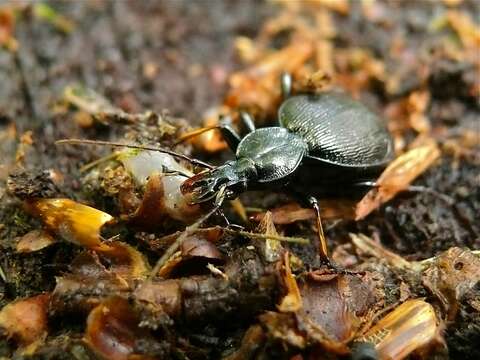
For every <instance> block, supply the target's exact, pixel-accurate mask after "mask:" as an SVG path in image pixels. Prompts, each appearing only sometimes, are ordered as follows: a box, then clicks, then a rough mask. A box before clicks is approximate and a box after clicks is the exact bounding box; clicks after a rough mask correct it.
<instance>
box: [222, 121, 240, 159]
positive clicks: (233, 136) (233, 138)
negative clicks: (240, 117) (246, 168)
mask: <svg viewBox="0 0 480 360" xmlns="http://www.w3.org/2000/svg"><path fill="white" fill-rule="evenodd" d="M218 128H219V130H220V131H221V132H222V136H223V139H224V140H225V141H226V142H227V144H228V146H229V147H230V149H232V151H233V152H235V151H236V150H237V146H238V144H239V143H240V141H241V137H240V135H238V133H237V131H236V130H235V129H234V128H233V127H232V118H231V117H230V116H221V117H220V124H219V126H218Z"/></svg>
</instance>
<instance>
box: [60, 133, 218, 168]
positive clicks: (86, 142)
mask: <svg viewBox="0 0 480 360" xmlns="http://www.w3.org/2000/svg"><path fill="white" fill-rule="evenodd" d="M55 144H57V145H58V144H60V145H62V144H76V145H106V146H116V147H126V148H129V149H140V150H148V151H158V152H161V153H164V154H168V155H171V156H173V157H176V158H179V159H182V160H185V161H188V162H189V163H191V164H193V165H197V166H201V167H204V168H207V169H213V168H214V167H213V166H212V165H210V164H207V163H206V162H203V161H201V160H198V159H193V158H191V157H189V156H187V155H183V154H179V153H177V152H175V151H172V150H167V149H163V148H160V147H156V146H144V145H132V144H124V143H119V142H114V141H103V140H88V139H62V140H57V141H55Z"/></svg>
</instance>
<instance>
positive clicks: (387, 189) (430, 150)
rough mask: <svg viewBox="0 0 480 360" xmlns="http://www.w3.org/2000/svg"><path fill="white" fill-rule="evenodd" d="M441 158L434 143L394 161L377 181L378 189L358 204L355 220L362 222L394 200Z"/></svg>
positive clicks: (408, 152)
mask: <svg viewBox="0 0 480 360" xmlns="http://www.w3.org/2000/svg"><path fill="white" fill-rule="evenodd" d="M439 156H440V150H439V148H438V146H437V144H436V143H435V142H434V141H431V142H430V143H428V144H426V145H423V146H420V147H417V148H414V149H411V150H409V151H407V152H406V153H404V154H402V155H400V156H399V157H398V158H396V159H395V160H393V162H392V163H390V165H388V166H387V168H386V169H385V170H384V171H383V173H382V175H380V177H379V178H378V180H377V182H376V183H377V187H375V188H374V189H372V190H370V191H369V192H368V193H367V194H366V195H365V196H364V197H363V199H362V200H360V202H359V203H358V204H357V206H356V210H355V219H356V220H361V219H363V218H364V217H366V216H367V215H368V214H370V213H371V212H372V211H373V210H375V209H377V208H378V207H379V206H380V205H382V204H384V203H386V202H387V201H389V200H390V199H392V198H393V197H394V196H395V195H396V194H398V193H399V192H401V191H403V190H405V189H407V188H408V186H409V185H410V184H411V183H412V181H413V180H415V179H416V178H417V177H418V176H419V175H420V174H422V173H423V172H424V171H426V170H427V169H428V168H429V167H430V166H431V165H432V164H433V163H434V162H435V161H436V160H437V159H438V158H439Z"/></svg>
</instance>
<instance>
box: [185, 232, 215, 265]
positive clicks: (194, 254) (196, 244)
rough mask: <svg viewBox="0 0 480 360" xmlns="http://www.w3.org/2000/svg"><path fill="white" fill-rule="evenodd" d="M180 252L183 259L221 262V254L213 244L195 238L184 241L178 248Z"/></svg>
mask: <svg viewBox="0 0 480 360" xmlns="http://www.w3.org/2000/svg"><path fill="white" fill-rule="evenodd" d="M193 235H195V234H193ZM180 250H181V252H182V257H183V258H184V259H190V258H204V259H208V260H209V261H213V262H216V261H218V260H222V254H221V253H220V251H218V249H217V247H216V246H215V244H213V243H211V242H210V241H207V240H205V239H202V238H199V237H196V236H191V237H189V238H187V239H185V240H184V241H183V242H182V245H181V246H180Z"/></svg>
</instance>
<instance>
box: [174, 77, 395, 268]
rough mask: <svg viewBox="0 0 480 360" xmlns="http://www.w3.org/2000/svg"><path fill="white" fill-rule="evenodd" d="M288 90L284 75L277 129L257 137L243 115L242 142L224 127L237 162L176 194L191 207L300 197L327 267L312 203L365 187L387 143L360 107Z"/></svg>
mask: <svg viewBox="0 0 480 360" xmlns="http://www.w3.org/2000/svg"><path fill="white" fill-rule="evenodd" d="M290 84H291V78H290V76H289V75H286V74H285V75H284V76H283V77H282V92H283V94H284V101H283V103H282V104H281V106H280V108H279V110H278V122H279V125H278V126H276V127H267V128H261V129H257V130H256V129H255V127H254V125H253V121H252V119H251V117H250V116H249V115H248V114H246V113H241V114H240V118H241V120H242V121H243V123H244V124H245V127H246V128H247V130H248V134H247V135H246V136H245V137H243V138H241V137H240V136H239V135H238V134H237V133H236V132H235V131H234V130H233V128H232V127H231V126H230V125H229V124H228V123H225V122H224V123H223V124H222V125H220V126H219V129H220V130H221V131H222V134H223V137H224V138H225V140H226V141H227V143H228V144H229V146H230V148H231V149H232V150H233V151H234V152H235V156H236V159H235V160H233V161H228V162H226V163H225V164H223V165H221V166H218V167H216V168H214V169H209V170H205V171H203V172H201V173H199V174H197V175H195V176H193V177H191V178H190V179H188V180H186V181H185V182H184V183H183V185H182V192H183V193H184V194H185V195H186V196H188V197H189V200H190V202H191V203H192V204H197V203H202V202H205V201H209V200H211V199H213V198H215V197H217V198H218V195H219V193H220V194H221V195H222V196H221V197H222V200H223V197H226V198H230V199H231V198H235V197H237V196H238V195H239V194H240V193H242V192H244V191H246V190H254V189H261V188H268V189H273V188H277V189H278V188H282V189H284V190H287V191H289V192H291V193H294V194H296V195H302V196H303V197H304V198H305V199H307V200H308V203H309V204H310V205H311V206H313V207H314V209H315V210H316V212H317V215H318V216H317V218H318V226H319V235H320V238H321V247H322V248H321V249H320V255H321V257H322V260H325V261H327V259H328V257H327V249H326V244H325V240H324V238H323V233H322V229H321V221H320V218H319V216H320V215H319V208H318V203H317V201H316V198H315V197H314V196H312V195H317V196H318V195H319V194H325V193H329V192H331V190H332V188H336V189H337V190H343V189H346V188H355V187H358V186H365V185H368V184H370V183H371V181H372V180H373V179H375V178H376V176H378V175H379V173H380V172H381V170H382V169H383V168H384V167H385V166H386V165H387V164H388V162H389V161H391V160H392V158H393V142H392V138H391V136H390V134H389V132H388V131H387V130H386V129H385V127H384V126H383V125H382V122H381V121H380V119H379V117H378V116H377V115H375V114H374V113H373V112H372V111H370V110H369V109H367V107H365V106H364V105H362V104H361V103H360V102H358V101H355V100H353V99H351V98H350V97H348V96H346V95H344V94H341V93H335V92H326V93H321V94H317V95H315V94H300V95H295V96H290V89H291V85H290Z"/></svg>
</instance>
